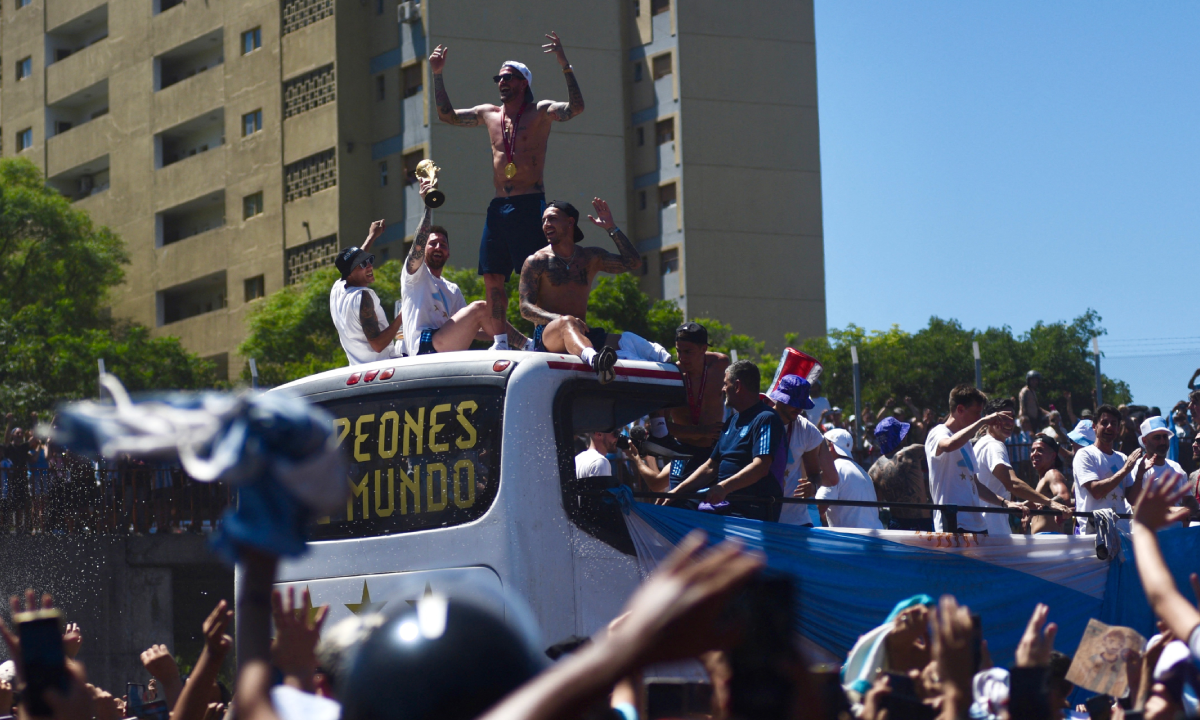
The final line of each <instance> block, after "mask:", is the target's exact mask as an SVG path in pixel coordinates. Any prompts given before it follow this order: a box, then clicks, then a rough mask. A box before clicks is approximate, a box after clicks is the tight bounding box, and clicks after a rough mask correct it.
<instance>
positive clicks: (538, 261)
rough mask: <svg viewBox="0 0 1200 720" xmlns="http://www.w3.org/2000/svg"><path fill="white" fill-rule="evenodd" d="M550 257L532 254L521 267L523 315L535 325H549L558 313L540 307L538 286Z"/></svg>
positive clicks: (519, 291)
mask: <svg viewBox="0 0 1200 720" xmlns="http://www.w3.org/2000/svg"><path fill="white" fill-rule="evenodd" d="M549 262H550V261H549V258H547V257H545V256H544V255H543V256H539V255H531V256H529V259H528V260H526V261H525V265H524V267H522V268H521V284H520V288H519V289H518V291H517V293H518V294H519V295H520V296H521V317H523V318H525V319H526V320H528V321H529V322H531V323H533V324H534V325H549V324H550V323H551V322H553V321H554V320H557V319H558V315H555V314H554V313H552V312H548V311H546V310H543V309H542V308H540V307H538V304H537V300H538V286H539V285H540V284H541V281H542V275H543V274H544V273H545V272H546V268H547V266H548V265H549Z"/></svg>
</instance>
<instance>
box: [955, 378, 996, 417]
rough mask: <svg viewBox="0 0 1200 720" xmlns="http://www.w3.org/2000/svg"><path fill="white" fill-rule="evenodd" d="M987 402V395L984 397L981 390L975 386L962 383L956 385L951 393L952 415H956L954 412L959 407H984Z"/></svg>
mask: <svg viewBox="0 0 1200 720" xmlns="http://www.w3.org/2000/svg"><path fill="white" fill-rule="evenodd" d="M986 402H987V395H984V394H983V393H982V392H981V391H980V390H979V388H977V387H975V386H974V385H968V384H966V383H962V384H960V385H955V386H954V389H953V390H951V391H950V414H952V415H953V414H954V410H955V409H956V408H957V407H958V406H959V405H966V406H967V407H971V406H973V405H983V404H985V403H986Z"/></svg>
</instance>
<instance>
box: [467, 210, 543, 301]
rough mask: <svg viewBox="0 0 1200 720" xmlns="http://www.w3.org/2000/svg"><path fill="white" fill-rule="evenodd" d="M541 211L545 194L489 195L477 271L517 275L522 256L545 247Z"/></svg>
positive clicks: (506, 278) (519, 270)
mask: <svg viewBox="0 0 1200 720" xmlns="http://www.w3.org/2000/svg"><path fill="white" fill-rule="evenodd" d="M545 210H546V193H529V194H528V195H514V196H512V197H506V198H503V197H498V198H493V199H492V202H491V204H490V205H488V210H487V220H486V221H485V222H484V225H483V239H482V240H480V242H479V274H480V275H492V274H495V275H503V276H504V279H505V280H508V278H509V277H510V276H511V275H512V274H513V273H514V272H515V273H518V274H519V273H520V272H521V266H522V265H524V264H525V258H527V257H529V256H530V255H532V254H534V253H535V252H537V251H538V250H541V249H542V248H544V247H546V236H545V235H544V234H543V233H542V213H543V212H545Z"/></svg>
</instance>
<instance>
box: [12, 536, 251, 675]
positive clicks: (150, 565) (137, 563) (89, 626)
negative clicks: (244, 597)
mask: <svg viewBox="0 0 1200 720" xmlns="http://www.w3.org/2000/svg"><path fill="white" fill-rule="evenodd" d="M0 557H3V558H4V562H3V563H0V594H2V595H3V596H4V597H8V596H10V595H18V594H22V593H23V592H24V590H25V588H34V589H35V590H36V591H38V592H39V593H42V592H48V593H50V594H52V595H54V598H55V605H56V606H58V607H60V608H62V610H63V613H64V614H65V616H66V621H67V622H74V623H79V626H80V628H81V630H82V632H83V635H84V640H83V648H82V651H81V652H80V655H79V659H80V660H81V661H82V662H83V663H84V665H85V666H86V667H87V673H88V680H89V681H90V682H91V683H93V684H95V685H97V686H99V687H103V688H105V689H106V690H109V691H111V692H112V693H113V694H116V695H123V694H124V692H125V683H126V682H139V683H146V682H147V681H148V680H149V676H148V675H147V673H146V671H145V669H144V668H143V667H142V664H141V661H140V659H139V655H140V654H141V652H142V651H143V650H145V649H146V648H148V647H150V645H153V644H159V643H162V644H165V645H167V647H168V648H170V649H171V651H172V652H174V653H175V654H176V655H182V656H183V657H184V660H185V661H186V662H188V663H189V664H194V663H195V661H196V658H197V657H198V656H199V652H200V649H201V647H202V644H203V639H202V635H201V634H200V626H201V623H202V622H203V621H204V618H205V617H206V616H207V615H208V613H209V612H211V611H212V608H213V607H214V606H215V605H216V603H217V601H219V600H221V599H226V600H229V601H230V602H232V601H233V572H232V571H231V570H229V569H227V568H225V567H224V566H222V565H219V564H217V562H216V559H215V558H214V557H213V555H212V553H210V552H209V551H208V548H207V545H206V539H205V538H204V537H201V536H195V535H168V536H149V537H134V538H116V537H105V536H98V537H87V538H71V539H65V538H57V537H48V536H40V537H34V538H29V537H22V538H17V537H7V536H6V537H3V538H0ZM5 608H6V610H5V617H6V618H7V603H5ZM5 652H6V651H5V650H4V648H2V647H0V655H4V653H5ZM4 659H7V658H6V657H5V658H4Z"/></svg>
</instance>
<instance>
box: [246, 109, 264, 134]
mask: <svg viewBox="0 0 1200 720" xmlns="http://www.w3.org/2000/svg"><path fill="white" fill-rule="evenodd" d="M261 130H262V110H255V111H254V112H248V113H246V114H245V115H243V116H242V137H247V136H249V135H253V134H254V133H256V132H260V131H261Z"/></svg>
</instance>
